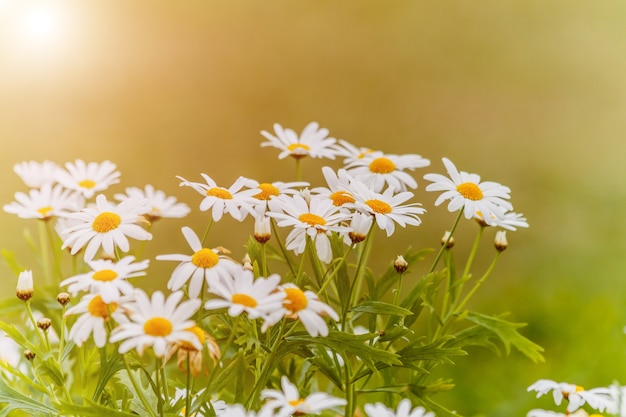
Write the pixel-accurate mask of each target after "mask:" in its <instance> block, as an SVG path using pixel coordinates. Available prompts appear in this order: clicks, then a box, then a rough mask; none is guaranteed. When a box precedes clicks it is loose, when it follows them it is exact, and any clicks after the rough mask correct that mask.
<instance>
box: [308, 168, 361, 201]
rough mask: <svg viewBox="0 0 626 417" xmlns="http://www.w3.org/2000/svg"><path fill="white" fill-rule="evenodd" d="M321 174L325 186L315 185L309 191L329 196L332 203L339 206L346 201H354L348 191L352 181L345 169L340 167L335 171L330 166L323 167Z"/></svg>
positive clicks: (325, 196)
mask: <svg viewBox="0 0 626 417" xmlns="http://www.w3.org/2000/svg"><path fill="white" fill-rule="evenodd" d="M322 174H323V175H324V179H325V180H326V184H328V188H326V187H316V188H313V189H312V190H311V191H312V192H313V193H315V194H316V195H317V196H320V197H324V198H329V199H331V200H332V201H333V204H334V205H336V206H338V207H341V206H343V205H344V204H346V203H354V197H353V196H352V192H351V191H350V189H351V187H350V184H351V183H352V182H353V181H354V178H352V177H351V176H350V175H348V172H347V171H346V170H345V169H340V170H339V171H337V173H335V171H333V169H332V168H330V167H323V168H322Z"/></svg>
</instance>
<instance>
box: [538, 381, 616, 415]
mask: <svg viewBox="0 0 626 417" xmlns="http://www.w3.org/2000/svg"><path fill="white" fill-rule="evenodd" d="M528 391H536V392H537V398H539V397H541V396H542V395H545V394H547V393H549V392H551V391H552V396H553V398H554V403H555V404H556V405H561V402H562V401H563V399H566V400H567V401H568V403H569V404H568V405H567V411H568V412H570V413H572V412H574V411H576V410H578V409H579V408H580V407H582V406H583V405H585V404H588V405H589V406H590V407H591V408H593V409H594V410H598V411H600V412H604V411H605V410H606V411H607V412H609V413H615V412H616V410H617V404H616V403H615V400H614V399H613V398H612V396H611V390H610V389H609V388H592V389H590V390H585V389H584V388H583V387H581V386H579V385H575V384H569V383H566V382H555V381H552V380H549V379H540V380H538V381H537V382H535V383H534V384H532V385H531V386H529V387H528Z"/></svg>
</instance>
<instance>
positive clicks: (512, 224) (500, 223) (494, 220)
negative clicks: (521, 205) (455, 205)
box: [474, 211, 528, 232]
mask: <svg viewBox="0 0 626 417" xmlns="http://www.w3.org/2000/svg"><path fill="white" fill-rule="evenodd" d="M474 218H475V219H476V220H477V221H478V222H479V223H480V224H484V225H487V222H485V219H484V218H483V215H482V213H481V212H476V214H475V215H474ZM491 226H496V227H501V228H503V229H506V230H510V231H512V232H514V231H516V230H517V228H518V227H523V228H528V221H527V220H526V217H524V215H523V214H521V213H515V212H513V211H507V212H506V213H504V215H503V216H502V218H498V217H496V216H495V215H492V216H491Z"/></svg>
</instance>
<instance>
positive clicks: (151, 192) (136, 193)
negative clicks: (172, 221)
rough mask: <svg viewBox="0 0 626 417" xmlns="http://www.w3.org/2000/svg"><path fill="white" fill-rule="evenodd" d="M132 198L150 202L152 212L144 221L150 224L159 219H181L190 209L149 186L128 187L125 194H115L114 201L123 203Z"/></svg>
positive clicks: (174, 198) (147, 214)
mask: <svg viewBox="0 0 626 417" xmlns="http://www.w3.org/2000/svg"><path fill="white" fill-rule="evenodd" d="M132 197H141V198H145V199H147V200H148V201H149V202H150V206H151V207H152V210H151V211H150V212H149V213H146V214H145V217H146V219H148V221H150V222H154V221H157V220H159V219H160V218H163V217H167V218H181V217H185V216H186V215H188V214H189V212H190V211H191V209H190V208H189V206H188V205H187V204H185V203H178V202H177V200H176V197H172V196H169V197H168V196H167V195H165V192H163V191H161V190H155V189H154V187H153V186H152V185H150V184H148V185H146V186H145V187H144V189H141V188H138V187H129V188H127V189H126V194H115V199H116V200H118V201H124V200H126V199H128V198H132Z"/></svg>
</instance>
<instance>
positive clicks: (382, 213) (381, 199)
mask: <svg viewBox="0 0 626 417" xmlns="http://www.w3.org/2000/svg"><path fill="white" fill-rule="evenodd" d="M352 187H353V188H352V190H353V192H354V198H355V199H356V201H355V203H353V204H349V205H348V206H349V207H354V208H356V209H357V210H359V211H361V212H363V213H368V214H371V215H373V216H374V218H375V220H376V224H377V225H378V227H379V228H381V229H383V230H385V231H386V232H387V236H391V235H392V234H393V232H394V230H395V223H398V224H399V225H400V226H402V227H405V226H406V225H407V224H408V225H410V226H419V225H420V224H421V223H422V221H421V220H420V218H419V217H418V215H420V214H423V213H425V212H426V210H424V209H423V208H421V207H420V206H421V204H419V203H411V204H404V205H403V203H404V202H406V201H407V200H409V199H411V198H413V195H414V194H413V193H412V192H410V191H403V192H400V193H398V194H394V189H393V188H391V187H390V188H387V189H386V190H385V191H384V192H383V193H382V194H381V193H377V192H375V191H373V190H371V189H369V188H368V187H367V186H366V185H365V184H363V183H360V182H355V183H353V184H352Z"/></svg>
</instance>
